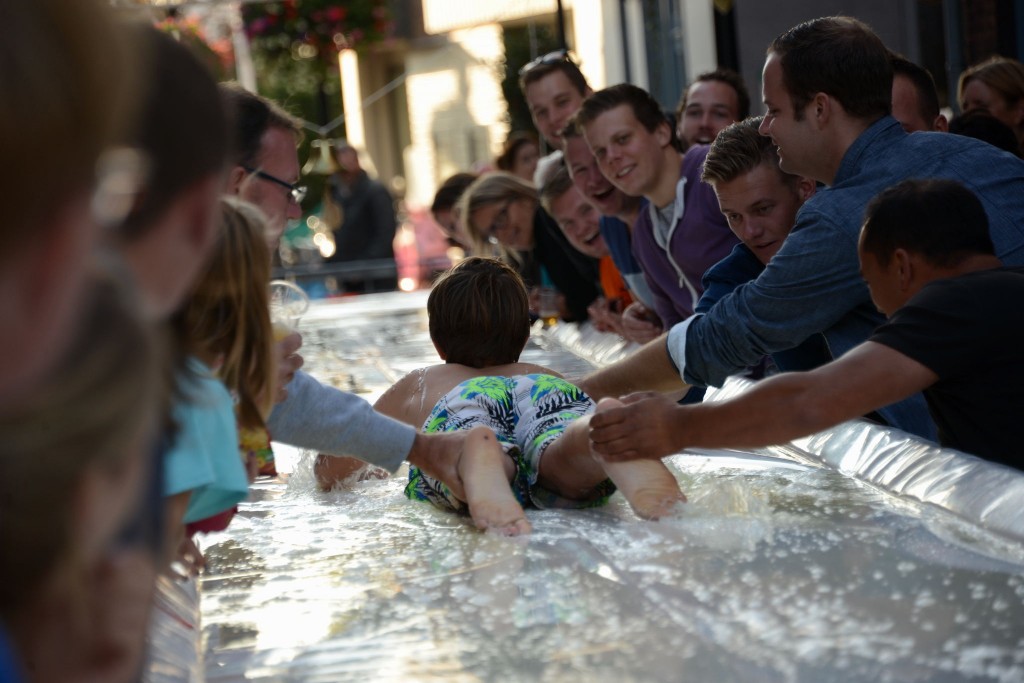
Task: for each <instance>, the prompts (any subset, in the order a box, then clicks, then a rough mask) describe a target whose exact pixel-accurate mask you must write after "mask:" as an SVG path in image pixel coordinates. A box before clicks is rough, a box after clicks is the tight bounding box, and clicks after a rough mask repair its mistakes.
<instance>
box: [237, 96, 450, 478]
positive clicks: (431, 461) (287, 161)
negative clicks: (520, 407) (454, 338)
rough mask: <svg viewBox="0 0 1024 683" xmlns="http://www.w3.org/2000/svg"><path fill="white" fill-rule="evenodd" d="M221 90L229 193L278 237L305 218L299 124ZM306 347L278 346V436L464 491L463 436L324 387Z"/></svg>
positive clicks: (289, 341) (293, 339)
mask: <svg viewBox="0 0 1024 683" xmlns="http://www.w3.org/2000/svg"><path fill="white" fill-rule="evenodd" d="M221 95H222V97H223V98H224V99H225V100H226V101H227V102H228V104H229V106H230V107H231V110H232V111H233V112H234V115H235V131H236V140H235V154H236V156H235V160H234V164H235V166H234V167H232V168H231V170H230V171H229V173H228V185H227V192H228V193H230V194H237V195H239V196H241V197H243V198H244V199H247V200H249V201H251V202H252V203H254V204H256V205H257V206H259V207H260V208H261V209H262V210H263V211H264V213H266V214H267V215H268V217H269V218H270V223H271V228H272V229H273V230H275V231H276V238H277V239H279V238H280V235H281V231H282V230H283V229H284V226H285V224H286V223H287V221H288V220H289V219H291V218H298V217H299V216H300V215H301V210H300V209H299V206H298V203H297V202H296V199H297V198H296V197H295V196H294V194H293V193H292V190H298V189H300V188H297V187H295V185H294V181H295V180H297V179H298V177H299V158H298V152H297V149H296V146H297V144H298V136H299V130H300V129H299V125H298V123H297V121H296V120H295V118H294V117H292V116H291V115H290V114H288V113H287V112H285V111H284V110H283V109H281V108H280V107H278V106H277V105H276V104H274V103H273V102H271V101H270V100H268V99H266V98H264V97H260V96H259V95H255V94H252V93H249V92H247V91H245V90H243V89H242V88H240V87H238V86H236V85H233V84H222V85H221ZM250 168H251V169H255V171H258V172H260V173H262V175H256V173H255V172H254V171H250V170H248V169H250ZM268 175H269V176H273V178H272V179H268V178H267V176H268ZM301 345H302V337H301V336H299V335H298V334H297V333H293V334H291V335H289V336H288V337H285V338H284V339H283V340H281V341H280V342H278V344H277V351H276V355H277V357H278V380H279V386H283V387H285V389H283V390H282V391H281V393H280V395H279V396H278V397H277V398H278V403H277V405H275V406H274V410H273V411H272V412H271V414H270V419H269V420H268V425H267V427H268V429H269V431H270V433H271V434H272V435H273V437H274V440H275V441H279V442H281V443H286V444H290V445H293V446H297V447H299V448H305V449H309V450H315V451H318V452H319V453H323V454H330V455H336V456H344V455H348V456H353V457H355V458H358V459H359V460H362V461H364V462H368V463H372V464H374V465H377V466H379V467H383V468H384V469H387V470H389V471H391V472H394V471H395V470H397V469H398V467H399V466H400V465H401V464H402V463H403V462H405V461H408V462H409V463H410V464H413V465H416V466H417V467H419V468H421V469H423V470H424V471H426V472H428V473H430V474H431V476H435V477H437V478H439V479H441V480H442V481H444V482H445V483H446V484H447V485H448V487H449V488H451V489H452V491H453V492H454V493H455V495H456V496H464V495H465V493H464V491H463V490H462V482H461V480H460V479H459V476H458V474H457V473H456V470H455V466H456V462H457V461H458V459H459V457H460V453H461V450H462V448H463V444H464V442H465V433H462V435H460V434H459V433H457V432H456V433H451V434H429V435H428V434H421V433H419V432H417V431H416V430H415V429H414V428H413V427H410V426H409V425H406V424H403V423H401V422H398V421H397V420H393V419H391V418H389V417H386V416H384V415H381V414H380V413H378V412H376V411H375V410H374V409H373V408H372V406H370V404H369V403H368V402H366V401H365V400H364V399H363V398H361V397H359V396H356V395H355V394H350V393H346V392H344V391H340V390H338V389H335V388H334V387H330V386H326V385H323V384H321V383H320V382H318V381H317V380H316V379H314V378H313V377H311V376H309V375H307V374H306V373H304V372H302V371H300V370H299V368H300V367H302V362H303V361H302V357H301V356H299V355H298V353H297V351H298V350H299V347H300V346H301ZM341 460H345V458H331V457H328V458H321V462H326V463H327V464H330V463H331V462H332V461H341ZM326 474H327V475H329V474H330V472H327V473H326ZM318 476H321V474H320V466H319V465H318ZM321 479H322V481H323V478H322V477H321ZM328 483H329V482H328Z"/></svg>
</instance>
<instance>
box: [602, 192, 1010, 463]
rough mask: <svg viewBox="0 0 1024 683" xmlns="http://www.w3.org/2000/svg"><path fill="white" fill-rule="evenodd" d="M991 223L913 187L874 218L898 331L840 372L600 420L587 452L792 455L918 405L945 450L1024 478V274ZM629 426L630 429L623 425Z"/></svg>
mask: <svg viewBox="0 0 1024 683" xmlns="http://www.w3.org/2000/svg"><path fill="white" fill-rule="evenodd" d="M993 251H994V249H993V245H992V240H991V238H990V237H989V230H988V221H987V218H986V216H985V209H984V208H983V207H982V205H981V202H980V201H978V199H977V197H976V196H975V195H974V194H972V193H971V192H970V191H969V190H967V189H966V188H965V187H963V185H961V184H960V183H958V182H956V181H952V180H905V181H903V182H901V183H898V184H897V185H895V186H893V187H890V188H888V189H886V190H884V191H883V192H882V193H880V194H879V195H878V196H877V197H876V198H875V199H874V200H873V201H872V202H871V204H870V205H869V206H868V209H867V211H866V215H865V219H864V227H863V229H862V230H861V236H860V242H859V254H860V263H861V272H862V273H863V276H864V279H865V280H866V281H867V283H868V287H869V288H870V290H871V298H872V300H873V302H874V304H875V305H876V306H877V307H878V310H879V311H881V312H882V313H884V314H885V315H886V316H888V318H889V320H888V322H886V323H885V324H883V325H882V326H880V327H879V328H878V329H877V330H876V331H875V332H874V334H873V335H872V336H871V337H870V338H869V339H868V340H866V341H865V342H863V343H861V344H858V345H857V346H856V347H854V348H853V349H851V350H850V351H849V352H848V353H846V354H845V355H843V357H842V358H839V359H838V360H836V361H834V362H831V363H828V364H826V365H823V366H821V367H819V368H817V369H815V370H812V371H810V372H791V373H784V374H781V375H776V376H775V377H772V378H770V379H766V380H764V381H763V382H760V383H758V384H757V385H756V386H755V387H753V388H752V389H751V390H750V391H747V392H744V393H743V394H742V395H740V396H737V397H736V398H734V399H731V400H728V401H720V402H717V401H716V402H713V403H706V404H703V405H699V406H679V405H676V404H675V403H673V402H672V401H670V400H669V399H667V398H665V397H661V396H655V397H651V398H648V399H646V400H643V401H640V402H639V403H637V404H635V406H634V407H638V408H639V409H640V410H639V411H638V412H637V413H636V414H634V415H631V416H627V415H624V414H619V415H614V416H612V415H609V414H608V413H609V412H610V411H608V412H603V411H599V412H598V413H597V414H596V415H595V416H594V418H593V420H592V421H591V439H592V441H593V442H594V446H595V448H596V449H597V450H598V452H601V453H611V454H614V455H615V456H616V457H615V459H624V458H626V457H630V455H632V456H633V457H645V458H657V457H659V456H662V455H666V454H668V453H671V452H673V451H675V450H679V449H682V448H686V447H689V446H698V447H705V448H743V447H752V446H764V445H767V444H773V443H783V442H785V441H788V440H790V439H793V438H796V437H800V436H804V435H807V434H811V433H813V432H817V431H820V430H822V429H825V428H826V427H830V426H832V425H834V424H837V423H839V422H842V421H843V420H848V419H851V418H854V417H857V416H858V415H862V414H863V413H864V412H866V411H869V410H873V409H876V408H878V407H880V406H883V405H885V404H887V403H892V402H893V401H895V400H897V399H900V398H903V397H906V396H909V395H911V394H913V393H915V392H918V391H923V392H924V394H925V397H926V398H927V399H928V406H929V409H930V410H931V413H932V416H933V417H934V418H935V421H936V423H937V424H938V425H939V440H940V442H941V443H942V445H944V446H948V447H951V448H956V449H959V450H962V451H965V452H968V453H971V454H974V455H977V456H980V457H982V458H985V459H988V460H991V461H993V462H999V463H1003V464H1005V465H1009V466H1011V467H1017V468H1019V469H1024V459H1022V458H1021V455H1020V448H1019V439H1018V438H1017V432H1018V427H1019V425H1020V416H1021V413H1022V411H1024V390H1022V388H1021V387H1022V386H1024V356H1022V355H1021V353H1020V349H1021V345H1022V344H1024V308H1022V307H1021V306H1019V305H1009V306H1008V305H1006V302H1007V301H1012V302H1018V301H1020V299H1021V297H1024V268H1019V267H1018V268H1005V267H1002V264H1001V263H1000V261H999V259H998V258H996V256H995V254H994V253H993ZM627 418H628V419H627Z"/></svg>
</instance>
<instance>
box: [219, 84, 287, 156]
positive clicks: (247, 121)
mask: <svg viewBox="0 0 1024 683" xmlns="http://www.w3.org/2000/svg"><path fill="white" fill-rule="evenodd" d="M220 95H221V99H222V100H223V101H224V103H225V105H226V106H227V107H228V109H229V110H230V111H232V112H233V114H234V117H235V120H234V131H233V133H234V135H233V136H232V137H233V138H234V158H233V159H232V162H233V163H234V164H236V165H238V166H243V167H249V168H255V167H256V166H258V165H259V156H260V149H261V146H262V143H263V134H264V133H266V132H267V129H269V128H281V129H284V130H286V131H289V132H291V133H294V134H295V136H296V137H298V138H301V136H302V124H301V123H300V122H299V120H298V119H296V118H295V117H294V116H292V115H291V114H289V113H288V112H286V111H285V110H284V109H282V108H281V107H280V106H278V105H277V104H276V103H274V102H272V101H271V100H268V99H267V98H266V97H261V96H260V95H256V94H254V93H251V92H249V91H248V90H246V89H245V88H243V87H242V86H240V85H239V84H237V83H221V84H220Z"/></svg>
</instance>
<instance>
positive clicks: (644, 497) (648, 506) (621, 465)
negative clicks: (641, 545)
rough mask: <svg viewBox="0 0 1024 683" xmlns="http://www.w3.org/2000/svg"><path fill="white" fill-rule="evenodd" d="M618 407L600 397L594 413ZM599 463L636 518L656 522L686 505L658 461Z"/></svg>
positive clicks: (615, 400)
mask: <svg viewBox="0 0 1024 683" xmlns="http://www.w3.org/2000/svg"><path fill="white" fill-rule="evenodd" d="M621 405H622V402H621V401H619V400H618V399H614V398H603V399H601V400H600V401H599V402H598V404H597V412H601V411H602V410H608V409H609V408H615V407H617V406H621ZM601 464H602V465H603V466H604V471H605V472H606V473H607V474H608V478H609V479H611V480H612V481H613V482H615V486H617V487H618V489H619V490H620V491H622V495H624V496H625V497H626V500H628V501H629V505H630V507H632V508H633V512H635V513H636V514H637V516H638V517H643V518H644V519H659V518H661V517H664V516H665V515H667V514H669V513H671V512H672V510H673V509H674V508H675V506H676V505H677V504H678V503H685V502H686V496H685V495H684V494H683V492H682V491H680V490H679V482H678V481H676V478H675V475H673V474H672V472H670V471H669V469H668V468H667V467H665V463H663V462H662V461H661V460H658V459H652V460H632V461H629V462H606V461H601Z"/></svg>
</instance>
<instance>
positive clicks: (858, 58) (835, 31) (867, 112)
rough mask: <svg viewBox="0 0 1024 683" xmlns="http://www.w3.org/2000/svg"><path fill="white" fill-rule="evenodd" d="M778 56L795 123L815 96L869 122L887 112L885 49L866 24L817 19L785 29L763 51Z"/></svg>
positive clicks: (888, 92) (888, 69)
mask: <svg viewBox="0 0 1024 683" xmlns="http://www.w3.org/2000/svg"><path fill="white" fill-rule="evenodd" d="M773 53H774V54H776V55H778V56H779V58H780V60H781V65H782V80H783V83H784V84H785V86H786V90H787V91H788V92H789V97H790V100H791V101H792V103H793V109H794V114H793V115H794V118H795V119H796V120H797V121H799V120H801V119H802V118H803V110H804V108H805V107H807V105H808V104H809V103H810V101H811V99H812V98H813V97H814V95H815V94H817V93H819V92H823V93H826V94H827V95H830V96H832V97H834V98H835V99H836V100H838V101H839V104H841V105H842V106H843V109H844V110H845V111H846V113H847V114H849V115H850V116H854V117H856V118H859V119H866V120H871V121H874V120H875V119H879V118H881V117H883V116H885V115H887V114H889V113H891V112H892V66H890V65H889V50H888V49H887V48H886V47H885V45H884V44H883V43H882V41H881V39H879V37H878V36H877V35H875V33H874V31H872V30H871V29H870V28H869V27H868V25H867V24H865V23H863V22H860V21H858V20H856V19H853V18H851V17H822V18H820V19H813V20H811V21H806V22H804V23H802V24H799V25H797V26H794V27H793V28H791V29H789V30H788V31H786V32H785V33H783V34H782V35H780V36H779V37H778V38H776V39H775V40H774V41H772V44H771V46H770V47H769V48H768V54H773Z"/></svg>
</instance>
